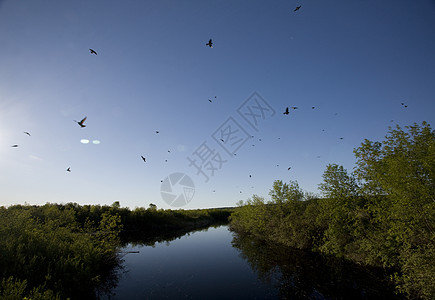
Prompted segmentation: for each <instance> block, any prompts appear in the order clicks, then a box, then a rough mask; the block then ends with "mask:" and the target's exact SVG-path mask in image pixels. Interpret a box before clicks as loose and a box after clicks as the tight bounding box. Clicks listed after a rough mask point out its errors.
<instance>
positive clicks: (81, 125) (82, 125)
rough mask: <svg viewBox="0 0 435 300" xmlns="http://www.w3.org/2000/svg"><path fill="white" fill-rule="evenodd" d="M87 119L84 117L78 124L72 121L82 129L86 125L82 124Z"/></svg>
mask: <svg viewBox="0 0 435 300" xmlns="http://www.w3.org/2000/svg"><path fill="white" fill-rule="evenodd" d="M87 118H88V117H84V118H83V119H82V120H81V121H80V122H78V121H76V120H74V122H76V123H77V124H79V125H80V127H81V128H83V127H86V125H85V124H83V123H85V121H86V119H87Z"/></svg>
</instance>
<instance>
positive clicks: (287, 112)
mask: <svg viewBox="0 0 435 300" xmlns="http://www.w3.org/2000/svg"><path fill="white" fill-rule="evenodd" d="M289 113H290V112H289V111H288V107H286V108H285V112H283V115H288V114H289Z"/></svg>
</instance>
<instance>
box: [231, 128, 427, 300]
mask: <svg viewBox="0 0 435 300" xmlns="http://www.w3.org/2000/svg"><path fill="white" fill-rule="evenodd" d="M405 128H406V131H405V130H403V129H401V128H400V127H399V126H397V127H396V128H395V129H390V131H389V132H388V134H387V136H386V139H385V141H383V142H382V143H380V142H372V141H369V140H365V141H364V142H363V143H362V144H361V146H360V147H358V148H356V149H355V150H354V153H355V156H356V159H357V163H356V167H355V168H354V171H353V172H352V173H348V172H347V170H346V169H344V168H343V166H338V165H336V164H330V165H328V166H327V168H326V170H325V172H324V174H323V178H324V181H323V183H321V184H320V185H319V187H320V189H321V191H322V192H323V197H322V198H320V197H316V196H314V195H311V194H308V193H304V192H303V191H302V190H301V189H300V188H299V186H298V184H297V182H295V181H291V182H289V183H283V182H282V181H281V180H276V181H275V182H274V184H273V188H272V189H271V191H270V196H271V200H270V201H265V199H264V198H262V197H258V196H256V195H254V196H253V197H252V198H251V199H248V200H247V201H246V202H245V203H243V202H241V203H239V206H240V207H239V208H237V209H236V211H235V212H234V213H233V214H232V215H231V224H230V226H231V229H232V230H234V231H236V232H237V233H239V234H242V235H243V234H249V235H251V236H255V237H257V238H259V239H261V240H265V241H268V242H273V243H276V244H281V245H286V246H290V247H294V248H297V249H306V250H312V251H316V252H320V253H323V254H326V255H330V256H333V257H337V258H342V259H345V260H350V261H353V262H356V263H358V264H360V265H362V266H366V267H379V268H383V269H384V270H385V274H389V279H390V280H391V282H392V283H393V284H394V285H395V287H396V291H397V293H402V294H404V295H406V296H407V297H409V298H423V299H435V186H434V182H435V132H434V131H433V130H432V129H431V128H430V125H428V124H427V123H425V122H423V124H422V125H421V126H420V125H417V124H414V125H413V126H407V127H405Z"/></svg>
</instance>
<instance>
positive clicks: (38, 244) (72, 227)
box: [0, 202, 232, 299]
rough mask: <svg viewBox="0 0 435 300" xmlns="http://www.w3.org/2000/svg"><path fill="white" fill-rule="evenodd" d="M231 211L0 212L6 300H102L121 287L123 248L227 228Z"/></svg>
mask: <svg viewBox="0 0 435 300" xmlns="http://www.w3.org/2000/svg"><path fill="white" fill-rule="evenodd" d="M231 212H232V209H231V208H224V209H219V208H217V209H202V210H177V211H173V210H162V209H157V208H156V207H155V206H150V207H149V208H147V209H146V208H136V209H134V210H130V209H129V208H122V207H120V205H119V203H117V202H115V203H114V204H113V205H111V206H107V205H105V206H101V205H78V204H76V203H68V204H65V205H62V204H46V205H43V206H31V205H14V206H10V207H8V208H5V207H0V253H1V255H0V298H1V299H24V298H27V299H67V298H71V299H76V298H86V299H97V298H98V295H101V294H104V293H105V292H107V291H109V290H110V289H111V288H112V287H113V286H114V285H116V282H117V272H118V271H119V270H120V268H121V264H122V256H123V254H122V253H121V252H120V249H121V247H122V241H123V240H124V241H125V240H129V241H131V240H133V239H134V238H135V237H136V238H137V239H141V240H143V239H144V237H145V238H149V239H150V240H151V239H153V238H154V239H157V240H158V239H165V238H169V237H176V236H179V235H183V234H185V233H187V232H189V231H191V230H193V229H199V228H205V227H208V226H210V225H213V224H220V223H222V222H228V221H227V219H228V216H229V215H230V214H231Z"/></svg>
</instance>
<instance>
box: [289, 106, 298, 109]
mask: <svg viewBox="0 0 435 300" xmlns="http://www.w3.org/2000/svg"><path fill="white" fill-rule="evenodd" d="M290 108H291V109H298V107H297V106H292V107H290Z"/></svg>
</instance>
